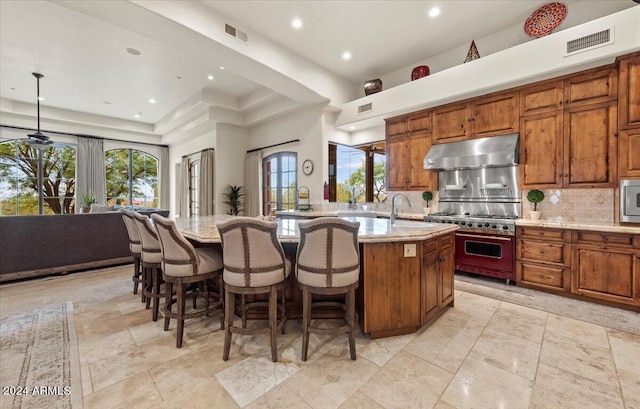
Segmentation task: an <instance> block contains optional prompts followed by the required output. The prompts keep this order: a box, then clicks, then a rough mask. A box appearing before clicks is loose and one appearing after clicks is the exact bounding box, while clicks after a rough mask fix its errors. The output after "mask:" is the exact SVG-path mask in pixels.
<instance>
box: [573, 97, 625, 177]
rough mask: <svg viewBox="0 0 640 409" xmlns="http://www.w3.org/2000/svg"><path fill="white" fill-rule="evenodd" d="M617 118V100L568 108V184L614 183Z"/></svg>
mask: <svg viewBox="0 0 640 409" xmlns="http://www.w3.org/2000/svg"><path fill="white" fill-rule="evenodd" d="M617 118H618V116H617V109H616V103H615V102H613V103H605V104H597V105H587V106H583V107H579V108H570V109H568V110H565V113H564V143H565V147H564V172H563V174H564V182H565V183H564V185H565V187H613V186H614V184H615V180H616V179H615V170H616V140H615V134H616V130H617Z"/></svg>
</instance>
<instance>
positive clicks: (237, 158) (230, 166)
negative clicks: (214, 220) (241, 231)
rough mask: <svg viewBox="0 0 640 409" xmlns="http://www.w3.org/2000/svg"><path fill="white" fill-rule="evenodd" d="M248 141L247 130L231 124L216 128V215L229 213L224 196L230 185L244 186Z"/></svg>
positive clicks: (220, 125)
mask: <svg viewBox="0 0 640 409" xmlns="http://www.w3.org/2000/svg"><path fill="white" fill-rule="evenodd" d="M248 139H249V131H248V130H247V129H245V128H241V127H239V126H235V125H229V124H218V126H217V127H216V148H215V149H216V151H215V152H216V159H215V168H216V174H215V190H216V196H215V197H216V206H215V214H226V212H227V209H226V207H225V205H224V204H223V202H224V199H223V197H222V194H223V193H224V191H225V190H226V187H227V186H228V185H238V186H244V162H245V157H246V154H247V143H248Z"/></svg>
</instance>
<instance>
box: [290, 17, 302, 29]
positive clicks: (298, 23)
mask: <svg viewBox="0 0 640 409" xmlns="http://www.w3.org/2000/svg"><path fill="white" fill-rule="evenodd" d="M291 27H293V28H295V29H298V28H301V27H302V20H300V19H299V18H294V19H293V20H292V21H291Z"/></svg>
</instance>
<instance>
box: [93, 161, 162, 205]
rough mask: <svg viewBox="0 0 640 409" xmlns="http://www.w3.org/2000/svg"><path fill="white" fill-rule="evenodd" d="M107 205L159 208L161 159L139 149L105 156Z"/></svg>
mask: <svg viewBox="0 0 640 409" xmlns="http://www.w3.org/2000/svg"><path fill="white" fill-rule="evenodd" d="M104 165H105V170H106V186H107V204H108V205H114V204H119V205H123V206H143V207H157V206H158V158H156V157H155V156H153V155H150V154H148V153H146V152H143V151H139V150H136V149H112V150H109V151H107V152H106V153H105V160H104Z"/></svg>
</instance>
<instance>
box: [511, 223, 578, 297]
mask: <svg viewBox="0 0 640 409" xmlns="http://www.w3.org/2000/svg"><path fill="white" fill-rule="evenodd" d="M516 237H517V241H516V283H518V285H523V286H525V287H534V288H540V289H546V290H552V291H554V292H558V291H560V292H569V291H571V236H570V234H569V232H568V231H564V230H561V229H543V228H535V227H518V228H517V232H516Z"/></svg>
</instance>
